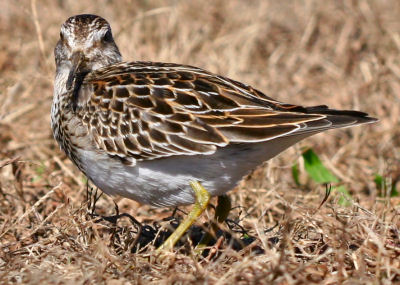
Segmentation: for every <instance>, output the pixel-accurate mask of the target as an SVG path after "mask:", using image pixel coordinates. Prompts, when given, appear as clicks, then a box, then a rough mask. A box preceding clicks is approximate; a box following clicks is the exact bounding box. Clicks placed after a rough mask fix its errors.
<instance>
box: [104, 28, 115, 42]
mask: <svg viewBox="0 0 400 285" xmlns="http://www.w3.org/2000/svg"><path fill="white" fill-rule="evenodd" d="M103 41H105V42H112V41H113V37H112V34H111V31H110V30H108V31H107V33H105V35H104V36H103Z"/></svg>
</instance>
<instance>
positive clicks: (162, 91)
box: [76, 62, 366, 160]
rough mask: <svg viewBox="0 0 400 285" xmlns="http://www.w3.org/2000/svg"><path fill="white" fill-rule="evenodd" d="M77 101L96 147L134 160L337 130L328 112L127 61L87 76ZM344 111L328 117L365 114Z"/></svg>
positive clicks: (182, 70)
mask: <svg viewBox="0 0 400 285" xmlns="http://www.w3.org/2000/svg"><path fill="white" fill-rule="evenodd" d="M77 100H78V101H77V110H76V112H77V114H78V115H80V117H81V119H82V122H83V123H84V124H86V125H87V127H88V129H89V131H90V133H91V135H92V137H93V139H94V142H95V143H96V145H97V147H99V148H100V149H103V150H104V151H106V152H107V153H108V154H110V155H116V156H119V157H121V158H131V159H136V160H149V159H156V158H161V157H168V156H174V155H196V154H212V153H214V152H215V151H216V149H217V148H218V147H223V146H226V145H228V144H230V143H251V142H262V141H268V140H271V139H274V138H278V137H283V136H287V135H291V134H295V133H296V134H301V133H304V132H318V131H319V130H324V129H328V128H331V127H335V126H333V125H334V124H333V122H332V120H329V119H327V118H328V117H329V116H331V117H332V115H331V114H330V113H329V112H328V111H327V110H330V109H328V108H327V107H326V106H318V107H311V108H304V107H301V106H297V105H290V104H284V103H281V102H278V101H275V100H273V99H271V98H269V97H267V96H266V95H264V94H263V93H261V92H259V91H257V90H255V89H253V88H252V87H250V86H247V85H244V84H242V83H239V82H236V81H233V80H230V79H228V78H225V77H221V76H217V75H215V74H212V73H209V72H207V71H205V70H202V69H200V68H196V67H192V66H183V65H176V64H165V63H151V62H131V63H119V64H115V65H112V66H109V67H106V68H102V69H99V70H96V71H94V72H91V73H89V74H88V75H87V76H86V77H85V79H84V81H83V83H82V85H81V88H80V90H79V93H78V98H77ZM313 108H314V109H313ZM330 111H332V110H330ZM324 112H326V113H324ZM337 112H341V111H337ZM347 112H349V114H348V115H347V116H346V115H345V116H342V115H340V114H338V115H334V116H336V117H338V118H341V119H340V120H338V124H341V126H345V125H351V124H354V123H357V120H356V119H354V118H353V117H365V116H366V114H364V113H361V112H355V111H347Z"/></svg>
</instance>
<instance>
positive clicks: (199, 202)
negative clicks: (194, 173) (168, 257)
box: [157, 181, 211, 252]
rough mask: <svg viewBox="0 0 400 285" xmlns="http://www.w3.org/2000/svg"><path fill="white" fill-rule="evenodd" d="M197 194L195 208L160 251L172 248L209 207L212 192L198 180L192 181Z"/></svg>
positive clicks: (191, 183) (191, 184)
mask: <svg viewBox="0 0 400 285" xmlns="http://www.w3.org/2000/svg"><path fill="white" fill-rule="evenodd" d="M190 186H191V187H192V189H193V191H194V193H195V195H196V202H195V204H194V207H193V209H192V210H191V211H190V213H189V214H188V216H187V217H186V219H184V220H183V221H182V222H181V223H180V225H179V226H178V227H177V229H176V230H175V231H174V232H173V233H172V234H171V235H170V236H169V237H168V239H167V240H166V241H165V242H164V243H163V244H162V245H161V246H160V247H159V248H158V249H157V251H158V252H160V251H161V250H168V251H169V250H172V249H173V247H174V245H175V244H176V243H177V242H178V240H179V239H180V238H181V237H182V236H183V235H184V234H185V232H186V231H187V230H188V229H189V227H190V226H191V225H192V224H193V223H194V222H195V221H196V220H197V218H198V217H199V216H200V215H201V214H202V213H203V212H204V210H205V209H206V208H207V205H208V202H209V201H210V197H211V196H210V193H208V191H207V190H206V189H205V188H204V187H203V186H202V185H201V184H200V183H199V182H197V181H190Z"/></svg>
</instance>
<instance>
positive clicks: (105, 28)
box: [54, 14, 122, 88]
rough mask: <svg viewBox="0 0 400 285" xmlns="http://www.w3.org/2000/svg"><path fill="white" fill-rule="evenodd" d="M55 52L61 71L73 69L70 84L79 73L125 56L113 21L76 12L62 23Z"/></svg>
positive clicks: (70, 74) (69, 84) (111, 62)
mask: <svg viewBox="0 0 400 285" xmlns="http://www.w3.org/2000/svg"><path fill="white" fill-rule="evenodd" d="M54 55H55V59H56V67H57V72H61V70H63V71H65V69H67V70H68V71H69V76H68V80H67V88H69V87H70V86H71V84H72V81H73V77H74V76H75V75H76V74H79V73H88V72H90V71H92V70H95V69H98V68H100V67H103V66H107V65H110V64H113V63H117V62H120V61H121V60H122V58H121V54H120V52H119V49H118V47H117V45H116V44H115V42H114V38H113V35H112V32H111V27H110V25H109V23H108V22H107V21H106V20H105V19H103V18H102V17H99V16H96V15H90V14H83V15H76V16H72V17H70V18H68V19H67V20H66V21H65V23H64V24H62V26H61V31H60V40H59V41H58V43H57V45H56V47H55V49H54Z"/></svg>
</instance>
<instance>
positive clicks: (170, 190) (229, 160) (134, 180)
mask: <svg viewBox="0 0 400 285" xmlns="http://www.w3.org/2000/svg"><path fill="white" fill-rule="evenodd" d="M304 137H305V136H303V137H298V136H292V137H286V138H285V139H278V140H272V141H268V142H263V143H256V144H241V145H230V146H227V147H225V148H221V149H218V150H217V152H216V153H214V154H212V155H196V156H177V157H169V158H163V159H158V160H150V161H138V162H137V163H136V165H135V166H127V165H125V164H123V163H122V162H121V161H120V160H119V159H115V158H110V157H109V156H107V155H104V154H98V153H95V152H93V151H85V150H80V155H81V161H82V163H83V166H84V169H85V172H86V175H87V176H88V178H89V179H90V180H91V181H92V182H93V183H94V184H95V185H96V186H97V187H99V188H100V189H101V190H102V191H104V192H105V193H107V194H110V195H113V194H118V195H120V196H123V197H127V198H130V199H133V200H135V201H138V202H140V203H144V204H151V205H154V206H179V205H184V204H192V203H194V202H195V197H194V193H193V190H192V189H191V187H190V186H189V181H192V180H193V181H199V182H201V184H202V185H203V186H204V187H205V188H206V189H207V190H208V191H209V193H210V194H211V196H217V195H221V194H224V193H225V192H227V191H229V190H231V189H233V188H234V187H235V186H236V185H237V183H238V182H239V181H240V180H241V179H242V178H243V177H244V176H245V175H247V174H248V173H249V172H250V171H251V170H252V169H254V168H255V167H257V166H258V165H260V164H261V163H263V162H264V161H267V160H268V159H270V158H272V157H274V156H276V155H277V154H278V153H280V152H281V151H283V150H285V149H286V148H288V147H289V146H291V145H293V144H294V143H296V142H298V141H299V140H301V139H302V138H304Z"/></svg>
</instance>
